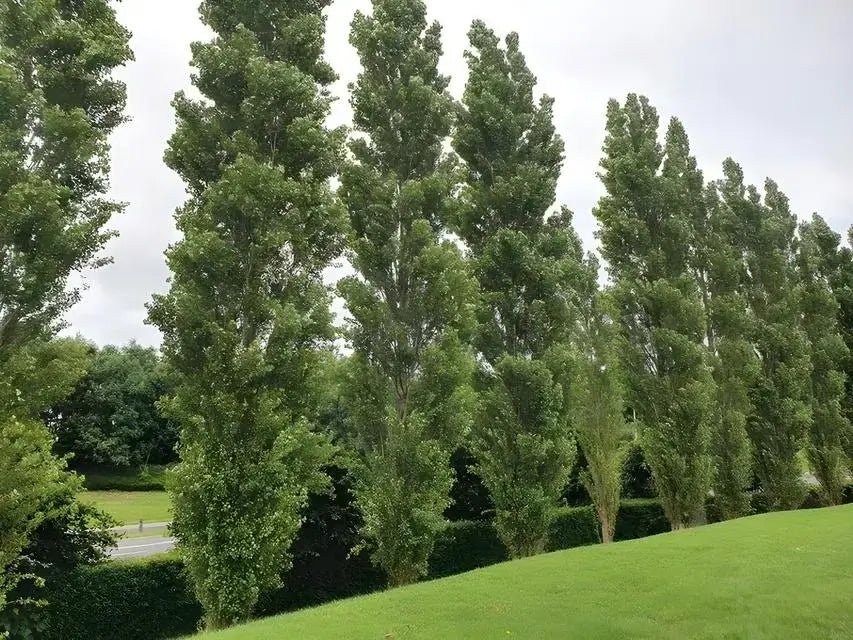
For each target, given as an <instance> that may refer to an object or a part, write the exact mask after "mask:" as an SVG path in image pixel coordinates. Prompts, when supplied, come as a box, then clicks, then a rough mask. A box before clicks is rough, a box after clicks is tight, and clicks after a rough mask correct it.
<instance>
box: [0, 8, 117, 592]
mask: <svg viewBox="0 0 853 640" xmlns="http://www.w3.org/2000/svg"><path fill="white" fill-rule="evenodd" d="M128 39H129V34H128V32H127V31H126V30H125V29H124V28H123V27H122V26H121V25H119V24H118V22H117V21H116V18H115V13H114V11H113V9H112V8H111V7H110V6H109V4H108V3H107V2H106V1H104V0H90V1H87V2H85V3H81V2H70V1H60V0H44V1H36V0H23V1H11V0H0V104H2V109H0V256H2V258H0V263H2V269H0V609H2V608H3V605H4V601H5V598H6V594H7V593H8V591H9V590H10V589H11V588H12V587H14V586H15V585H16V584H17V583H19V582H20V580H21V578H22V575H21V574H22V573H24V574H27V573H31V570H30V568H29V567H27V566H25V565H26V561H25V559H24V558H22V557H21V553H22V551H23V550H24V549H26V548H27V547H28V546H29V545H30V544H31V543H32V535H33V532H34V531H36V529H37V528H38V527H39V526H40V524H41V523H43V522H45V521H46V520H47V519H48V518H49V517H50V516H51V513H52V507H51V506H50V505H51V504H52V501H53V499H54V498H55V496H56V495H57V494H59V493H68V492H69V491H70V493H71V494H73V493H75V492H76V490H77V489H78V488H79V482H78V480H77V479H76V478H75V477H74V476H72V475H69V474H68V473H66V471H65V463H64V461H62V460H59V459H57V458H55V457H53V456H52V455H51V439H50V436H49V434H48V432H47V431H46V429H45V428H44V425H43V424H41V423H40V421H39V420H38V415H39V413H40V412H41V411H43V410H45V409H47V408H48V407H49V406H50V405H51V404H52V403H54V402H57V401H58V400H59V399H61V398H62V397H63V396H64V395H66V394H67V393H69V392H70V391H71V389H72V388H73V386H74V384H75V383H76V381H77V379H79V377H81V376H82V375H83V373H84V372H85V366H86V360H87V357H86V354H85V351H84V350H81V349H79V348H78V346H77V345H74V344H72V343H69V342H68V341H50V338H51V337H52V336H53V335H54V334H55V333H56V331H57V330H58V329H59V328H60V327H61V318H62V314H63V313H64V312H65V311H66V310H67V309H68V308H69V307H70V306H71V305H72V304H73V303H74V302H76V300H77V299H78V297H79V292H78V290H77V289H74V288H72V287H70V286H69V285H68V278H69V276H70V275H71V274H72V273H74V272H77V271H80V270H81V269H83V268H88V267H97V266H99V265H101V264H103V263H104V262H105V259H103V258H98V257H97V256H98V253H99V251H100V250H101V249H102V248H103V246H104V244H105V243H106V241H107V239H108V238H109V237H110V233H109V232H107V231H105V230H104V226H105V225H106V223H107V222H108V221H109V219H110V217H111V216H112V215H113V214H114V213H116V212H118V211H120V210H121V206H120V205H119V204H117V203H114V202H111V201H109V200H107V199H106V198H105V197H104V194H105V193H106V191H107V188H108V180H107V174H108V171H109V146H108V142H107V140H108V136H109V134H110V133H111V132H112V130H113V129H114V128H115V127H116V126H117V125H118V124H120V123H121V122H122V120H123V110H124V105H125V88H124V85H123V84H122V83H120V82H117V81H115V80H112V79H111V77H110V74H111V73H112V71H113V69H114V68H115V67H117V66H120V65H122V64H124V63H125V62H126V61H127V60H129V59H130V58H131V53H130V50H129V48H128ZM69 535H70V534H69Z"/></svg>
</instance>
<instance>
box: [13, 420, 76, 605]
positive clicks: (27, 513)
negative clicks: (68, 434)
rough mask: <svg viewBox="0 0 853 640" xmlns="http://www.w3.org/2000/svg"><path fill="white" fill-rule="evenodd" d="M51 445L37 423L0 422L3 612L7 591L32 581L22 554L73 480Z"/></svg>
mask: <svg viewBox="0 0 853 640" xmlns="http://www.w3.org/2000/svg"><path fill="white" fill-rule="evenodd" d="M50 444H51V443H50V436H49V435H48V433H47V431H46V430H45V429H44V428H43V427H41V426H40V425H38V424H37V423H34V422H21V421H19V420H18V419H17V418H14V417H4V418H2V422H0V569H2V574H0V610H2V609H3V608H4V607H5V605H6V596H7V594H8V592H9V591H11V590H12V589H13V588H15V587H16V586H17V585H18V583H19V582H20V581H21V579H23V578H25V577H29V574H28V573H26V572H25V571H24V570H23V569H22V567H21V560H20V554H21V552H22V551H23V550H24V548H25V547H27V545H28V544H29V541H30V537H31V535H32V533H33V531H35V529H36V528H37V527H38V526H39V525H40V524H41V522H42V521H43V520H44V519H45V518H46V514H45V513H44V511H43V507H44V504H45V501H46V500H50V498H51V497H52V494H54V493H56V492H58V491H60V490H61V489H62V487H63V485H64V483H65V482H69V481H71V480H72V478H71V476H68V475H67V474H65V473H64V471H63V468H64V465H63V464H62V462H61V461H60V460H57V459H56V458H54V457H53V456H52V455H51V453H50Z"/></svg>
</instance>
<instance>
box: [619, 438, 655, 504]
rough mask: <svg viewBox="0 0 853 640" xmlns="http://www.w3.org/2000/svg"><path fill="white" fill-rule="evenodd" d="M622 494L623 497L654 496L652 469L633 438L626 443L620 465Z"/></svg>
mask: <svg viewBox="0 0 853 640" xmlns="http://www.w3.org/2000/svg"><path fill="white" fill-rule="evenodd" d="M622 495H623V496H624V497H625V498H653V497H654V496H655V489H654V481H653V479H652V471H651V469H649V465H648V464H647V463H646V456H645V454H644V453H643V448H642V447H641V446H640V443H639V442H638V441H637V440H636V439H635V440H634V442H632V443H631V444H630V445H628V448H627V452H626V453H625V462H624V463H623V466H622Z"/></svg>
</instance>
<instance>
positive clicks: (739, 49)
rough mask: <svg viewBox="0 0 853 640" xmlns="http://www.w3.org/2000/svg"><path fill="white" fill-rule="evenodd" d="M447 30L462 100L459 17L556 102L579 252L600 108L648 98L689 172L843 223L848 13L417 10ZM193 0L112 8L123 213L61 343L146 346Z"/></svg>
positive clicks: (849, 157) (848, 187)
mask: <svg viewBox="0 0 853 640" xmlns="http://www.w3.org/2000/svg"><path fill="white" fill-rule="evenodd" d="M427 6H428V9H429V13H430V17H431V18H432V19H436V20H439V21H440V22H441V23H442V25H443V26H444V49H445V57H444V61H443V67H444V70H445V72H446V73H448V74H450V75H451V76H452V77H453V84H452V87H451V89H452V91H453V93H454V95H456V96H459V95H460V94H461V88H462V86H463V85H464V81H465V73H466V69H465V63H464V59H463V56H462V54H463V51H464V50H465V47H466V38H465V34H466V31H467V29H468V26H469V24H470V22H471V20H472V19H474V18H482V19H484V20H485V21H486V22H487V23H488V24H489V25H490V26H491V27H492V28H494V29H495V30H496V31H497V32H499V33H500V34H501V35H503V34H505V33H506V32H508V31H513V30H514V31H518V32H519V34H520V36H521V47H522V50H523V51H524V52H525V54H526V55H527V58H528V62H529V65H530V67H531V68H532V70H533V71H534V73H536V75H537V77H538V78H539V89H540V90H541V91H542V92H545V93H548V94H550V95H552V96H554V98H555V99H556V106H555V114H556V123H557V128H558V130H559V132H560V133H561V134H562V136H563V137H564V138H565V140H566V163H565V168H564V171H563V177H562V180H561V182H560V186H559V190H558V202H559V203H561V204H566V205H568V206H569V207H570V208H571V209H572V210H574V211H575V224H576V226H577V228H578V230H579V232H580V234H581V236H582V237H583V240H584V242H585V243H586V246H587V248H593V247H594V236H593V234H594V230H595V221H594V219H593V218H592V215H591V209H592V207H593V205H594V203H595V201H596V200H597V199H598V197H599V196H600V194H601V188H600V186H599V183H598V180H597V178H596V176H595V173H596V170H597V165H598V161H599V157H600V151H601V143H602V140H603V131H604V109H605V105H606V102H607V100H608V98H611V97H617V98H620V99H622V98H624V96H625V94H626V93H628V92H632V91H633V92H637V93H644V94H646V95H647V96H649V98H650V100H651V102H652V104H654V105H655V106H656V107H657V108H658V110H659V112H660V115H661V121H662V123H665V122H666V120H667V119H668V118H669V117H670V116H671V115H677V116H678V117H679V118H681V120H682V121H683V122H684V124H685V126H686V128H687V131H688V133H689V135H690V138H691V143H692V148H693V151H694V153H695V154H696V156H697V157H698V159H699V164H700V166H701V167H702V169H703V170H704V171H705V174H706V176H707V177H709V178H716V177H718V176H719V167H720V164H721V162H722V161H723V159H724V158H725V157H726V156H729V155H731V156H732V157H734V158H735V159H736V160H737V161H738V162H739V163H740V164H741V165H742V166H743V168H744V171H745V173H746V176H747V179H748V180H750V181H751V182H755V183H761V182H762V181H763V180H764V177H765V176H771V177H773V178H774V179H775V180H776V181H777V182H779V183H780V184H781V186H782V188H783V190H784V191H785V192H786V193H787V194H788V195H789V196H790V198H791V202H792V206H793V208H794V210H795V211H796V212H797V213H798V215H800V216H801V217H803V216H808V215H810V214H811V212H812V211H818V212H820V213H821V214H822V215H823V216H824V217H825V218H826V219H827V220H828V221H829V223H830V224H831V225H832V226H833V227H834V228H835V229H836V230H838V231H843V230H844V229H845V228H846V227H847V226H849V225H850V224H853V116H851V111H850V108H851V103H853V35H851V34H853V1H851V0H811V1H809V0H748V1H747V0H691V1H689V2H685V1H684V0H645V1H644V2H636V1H634V0H601V1H596V2H594V1H590V0H526V1H525V2H518V1H517V0H427ZM196 9H197V2H196V0H124V1H123V2H122V3H121V4H120V5H118V14H119V18H120V20H121V21H122V22H123V23H124V24H125V25H126V26H127V27H128V28H129V29H130V30H131V31H132V33H133V39H132V40H131V46H132V47H133V50H134V53H135V55H136V61H135V62H133V63H132V64H130V65H128V66H127V67H126V68H124V69H122V70H121V71H120V74H119V75H120V77H121V78H122V79H123V80H124V81H125V82H126V83H127V89H128V115H129V116H130V118H131V122H129V123H128V124H126V125H124V126H123V127H121V128H120V129H119V130H118V131H117V132H116V133H115V135H114V137H113V140H112V143H113V151H112V163H113V173H112V192H113V193H112V195H113V197H115V198H116V199H117V200H122V201H125V202H127V203H129V206H128V207H127V211H126V212H125V213H124V214H123V215H121V216H119V217H117V218H116V219H115V220H114V221H113V223H112V226H113V227H114V228H115V229H116V230H117V231H118V232H119V233H120V236H119V237H118V238H117V239H115V240H113V241H112V242H111V243H110V244H109V246H108V248H107V253H108V254H109V255H111V256H113V257H114V263H113V264H112V265H110V266H107V267H105V268H103V269H100V270H98V271H97V272H95V273H91V274H87V275H86V277H85V281H86V283H87V285H88V288H87V290H86V291H85V292H84V294H83V299H82V301H81V302H80V303H79V304H78V305H77V307H75V308H74V309H73V310H72V311H71V313H70V314H69V315H68V320H69V322H70V325H71V326H70V329H69V331H70V332H71V333H77V332H79V333H81V334H83V335H84V336H85V337H87V338H89V339H91V340H94V341H95V342H97V343H99V344H102V345H103V344H117V343H124V342H127V341H129V340H131V339H135V340H137V341H138V342H141V343H144V344H150V345H157V344H159V342H160V336H159V334H158V332H157V330H156V329H154V328H153V327H150V326H147V325H145V324H144V318H145V307H144V305H145V303H146V302H148V301H149V300H150V298H151V295H152V293H155V292H160V291H164V290H166V288H167V278H168V270H167V268H166V265H165V261H164V258H163V251H164V249H165V248H166V247H167V245H168V244H169V243H170V242H173V241H174V240H175V239H176V238H177V233H176V231H175V228H174V223H173V220H172V214H173V212H174V210H175V208H176V207H177V206H178V205H179V204H180V203H181V202H182V201H183V200H184V198H185V193H184V189H183V185H182V183H181V181H180V179H179V178H178V177H177V176H176V175H175V174H174V173H173V172H172V171H171V170H169V169H168V168H167V167H166V166H165V165H164V164H163V162H162V157H163V150H164V148H165V146H166V142H167V140H168V138H169V136H170V134H171V132H172V130H173V129H174V117H173V112H172V108H171V106H170V104H169V103H170V100H171V98H172V96H173V94H174V93H175V92H176V91H178V90H179V89H182V88H187V87H188V86H189V74H190V67H189V59H190V51H189V44H190V42H191V41H193V40H198V39H206V38H208V37H209V34H208V33H207V31H206V29H205V27H204V26H203V25H201V23H200V22H199V21H198V17H197V13H196ZM356 9H361V10H364V11H369V10H370V0H337V1H336V2H335V4H334V6H333V7H332V8H331V9H330V10H329V13H328V18H329V20H328V38H327V57H328V59H329V61H330V62H331V63H332V65H333V66H334V67H335V69H336V70H337V72H338V73H339V74H340V76H341V79H340V81H339V82H338V84H337V85H336V87H335V89H336V93H337V95H339V96H341V97H342V99H341V100H339V101H338V103H337V104H336V106H335V110H334V114H333V118H332V124H342V123H344V124H345V123H347V120H348V119H349V111H348V106H347V103H346V102H347V101H346V85H347V83H348V82H350V81H352V80H353V79H354V78H355V76H356V74H357V73H358V60H357V58H356V56H355V52H354V51H353V50H352V48H351V47H350V45H349V43H348V33H349V23H350V21H351V19H352V14H353V12H354V11H355V10H356Z"/></svg>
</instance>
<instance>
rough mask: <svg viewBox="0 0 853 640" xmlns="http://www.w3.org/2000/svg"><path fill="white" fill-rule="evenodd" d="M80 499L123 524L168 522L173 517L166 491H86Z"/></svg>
mask: <svg viewBox="0 0 853 640" xmlns="http://www.w3.org/2000/svg"><path fill="white" fill-rule="evenodd" d="M80 499H81V500H82V501H84V502H90V503H93V504H95V505H96V506H98V507H99V508H101V509H102V510H104V511H106V512H107V513H109V514H110V515H112V516H113V517H114V518H115V519H116V520H117V521H118V522H119V523H121V524H137V523H138V522H139V521H140V520H142V521H144V522H167V521H168V520H170V519H171V517H172V515H171V513H172V505H171V504H170V502H169V495H168V494H167V493H166V492H165V491H86V492H85V493H83V494H81V495H80Z"/></svg>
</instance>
